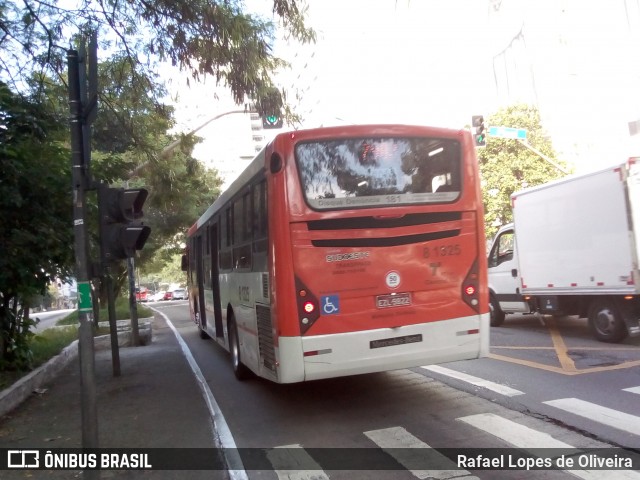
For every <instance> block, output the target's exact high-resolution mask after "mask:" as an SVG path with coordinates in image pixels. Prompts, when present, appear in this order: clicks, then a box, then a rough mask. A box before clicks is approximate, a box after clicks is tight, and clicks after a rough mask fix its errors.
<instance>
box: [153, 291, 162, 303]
mask: <svg viewBox="0 0 640 480" xmlns="http://www.w3.org/2000/svg"><path fill="white" fill-rule="evenodd" d="M164 294H165V292H164V291H163V290H160V291H158V292H156V293H154V294H153V295H151V301H152V302H159V301H161V300H164Z"/></svg>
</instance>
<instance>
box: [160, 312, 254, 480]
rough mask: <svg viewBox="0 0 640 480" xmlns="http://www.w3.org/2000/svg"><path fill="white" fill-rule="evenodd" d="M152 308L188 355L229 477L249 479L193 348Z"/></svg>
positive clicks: (236, 479)
mask: <svg viewBox="0 0 640 480" xmlns="http://www.w3.org/2000/svg"><path fill="white" fill-rule="evenodd" d="M151 309H152V310H154V311H156V312H157V313H158V314H159V315H162V318H164V319H165V321H166V322H167V325H169V328H171V330H172V331H173V334H174V335H175V336H176V339H177V340H178V344H179V345H180V349H181V350H182V353H183V354H184V356H185V357H186V359H187V362H189V366H190V367H191V371H193V374H194V375H195V377H196V380H197V382H198V386H199V387H200V390H201V391H202V394H203V396H204V400H205V403H206V404H207V408H208V409H209V415H211V421H212V422H213V430H214V431H213V432H212V433H213V434H214V444H215V443H216V438H215V437H217V440H218V442H219V443H220V448H222V449H223V454H224V458H225V462H226V464H227V467H228V469H229V470H228V473H229V477H230V478H231V479H232V480H249V477H248V476H247V472H246V471H245V469H244V465H243V464H242V459H241V458H240V454H239V453H238V449H237V448H236V442H235V440H234V439H233V435H232V434H231V429H229V425H227V421H226V420H225V418H224V416H223V415H222V410H220V407H219V406H218V402H216V399H215V398H214V396H213V393H211V389H210V388H209V385H207V381H206V380H205V378H204V375H203V374H202V371H201V370H200V367H199V366H198V363H197V362H196V359H195V358H193V355H192V354H191V350H189V347H188V346H187V344H186V343H185V341H184V340H183V339H182V336H181V335H180V334H179V333H178V330H177V329H176V327H175V326H174V325H173V323H171V320H169V317H167V316H166V315H165V314H164V313H162V312H160V311H159V310H157V309H155V308H151Z"/></svg>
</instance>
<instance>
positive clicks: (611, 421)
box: [542, 398, 640, 435]
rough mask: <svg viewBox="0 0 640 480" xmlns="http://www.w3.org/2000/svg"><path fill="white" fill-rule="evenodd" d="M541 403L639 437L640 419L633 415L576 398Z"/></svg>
mask: <svg viewBox="0 0 640 480" xmlns="http://www.w3.org/2000/svg"><path fill="white" fill-rule="evenodd" d="M542 403H544V404H546V405H550V406H552V407H556V408H559V409H561V410H565V411H567V412H570V413H573V414H575V415H579V416H581V417H585V418H588V419H590V420H595V421H596V422H599V423H602V424H604V425H608V426H610V427H613V428H617V429H618V430H622V431H624V432H629V433H633V434H634V435H640V417H637V416H635V415H629V414H628V413H624V412H620V411H618V410H614V409H612V408H607V407H603V406H601V405H597V404H595V403H590V402H585V401H584V400H580V399H578V398H560V399H558V400H550V401H548V402H542Z"/></svg>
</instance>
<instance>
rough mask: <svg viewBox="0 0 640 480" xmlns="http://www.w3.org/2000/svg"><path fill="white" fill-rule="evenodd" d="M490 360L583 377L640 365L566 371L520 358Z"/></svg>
mask: <svg viewBox="0 0 640 480" xmlns="http://www.w3.org/2000/svg"><path fill="white" fill-rule="evenodd" d="M489 358H493V359H494V360H501V361H503V362H509V363H516V364H518V365H524V366H526V367H531V368H537V369H539V370H546V371H548V372H555V373H560V374H562V375H582V374H585V373H596V372H606V371H609V370H622V369H623V368H631V367H636V366H639V365H640V360H634V361H633V362H623V363H619V364H618V365H609V366H606V367H592V368H584V369H581V370H564V369H562V368H560V367H554V366H551V365H545V364H544V363H538V362H532V361H529V360H520V359H519V358H513V357H507V356H505V355H496V354H495V353H490V354H489Z"/></svg>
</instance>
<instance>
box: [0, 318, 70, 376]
mask: <svg viewBox="0 0 640 480" xmlns="http://www.w3.org/2000/svg"><path fill="white" fill-rule="evenodd" d="M77 338H78V327H77V326H68V327H65V328H48V329H46V330H44V331H42V332H41V333H39V334H37V335H35V336H34V337H32V338H31V341H30V342H29V347H30V348H31V353H32V355H33V368H34V369H36V368H38V367H39V366H40V365H42V364H43V363H46V362H47V361H49V359H51V358H52V357H55V356H56V355H58V354H59V353H60V352H61V351H62V350H63V349H64V348H65V347H66V346H67V345H69V344H71V342H73V341H74V340H75V339H77ZM29 371H30V370H28V371H20V370H16V371H12V370H7V371H0V389H3V388H6V387H8V386H9V385H11V384H13V383H15V382H17V381H18V380H19V379H20V378H22V377H23V376H25V375H26V374H27V373H29Z"/></svg>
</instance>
